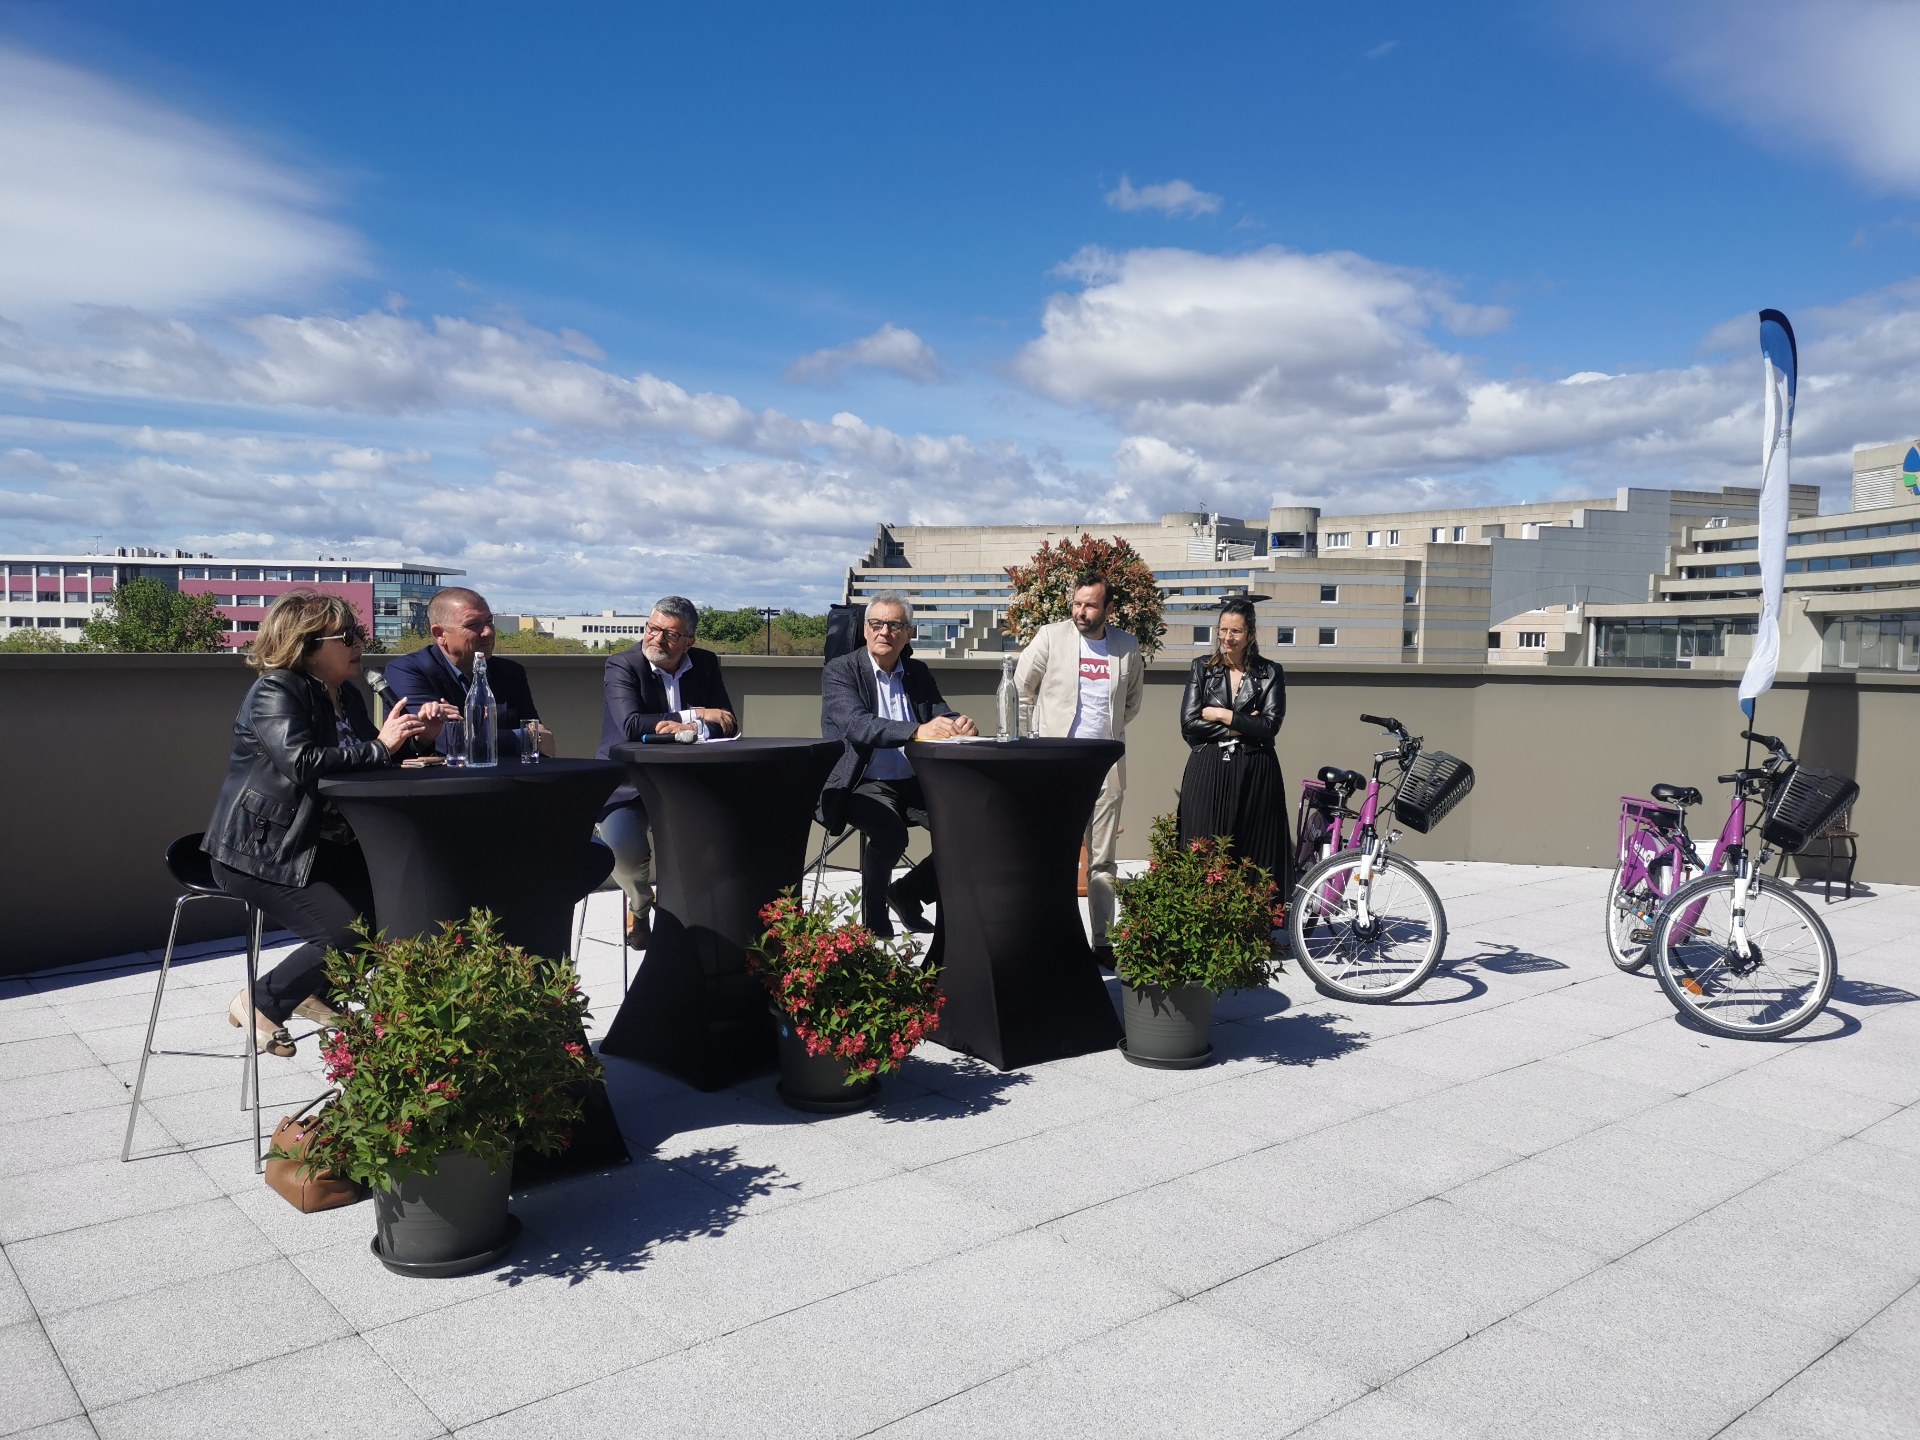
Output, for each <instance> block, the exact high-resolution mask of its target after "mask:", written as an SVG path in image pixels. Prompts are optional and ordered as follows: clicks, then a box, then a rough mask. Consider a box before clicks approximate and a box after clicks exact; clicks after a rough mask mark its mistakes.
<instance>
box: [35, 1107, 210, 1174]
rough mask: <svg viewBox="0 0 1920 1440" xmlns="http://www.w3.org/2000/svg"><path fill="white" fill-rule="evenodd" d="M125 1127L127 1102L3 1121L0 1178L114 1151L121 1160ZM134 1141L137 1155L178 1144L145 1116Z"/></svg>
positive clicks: (170, 1147)
mask: <svg viewBox="0 0 1920 1440" xmlns="http://www.w3.org/2000/svg"><path fill="white" fill-rule="evenodd" d="M126 1133H127V1109H126V1106H125V1105H124V1104H121V1105H117V1106H112V1107H102V1108H100V1109H96V1110H83V1111H81V1112H80V1113H79V1114H77V1115H48V1116H45V1117H43V1118H42V1119H39V1120H21V1121H16V1122H15V1123H13V1124H11V1125H0V1179H4V1178H6V1177H7V1176H11V1175H24V1174H27V1173H28V1172H30V1171H34V1170H52V1169H60V1168H62V1167H64V1166H68V1165H77V1164H79V1163H80V1162H81V1161H83V1160H105V1159H107V1158H108V1157H109V1156H111V1157H112V1158H114V1159H116V1160H117V1159H119V1157H120V1145H121V1142H122V1140H124V1139H125V1137H126ZM133 1143H134V1156H135V1158H136V1159H138V1158H140V1157H141V1156H143V1155H146V1154H148V1153H149V1152H151V1151H157V1150H170V1149H172V1148H174V1140H173V1137H172V1136H171V1135H169V1134H168V1133H167V1132H166V1130H165V1129H164V1128H163V1127H161V1126H160V1125H158V1124H154V1123H152V1122H151V1121H150V1120H148V1119H146V1118H143V1119H142V1120H141V1122H140V1128H139V1130H138V1131H137V1132H136V1133H135V1135H134V1142H133Z"/></svg>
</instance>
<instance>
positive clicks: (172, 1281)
mask: <svg viewBox="0 0 1920 1440" xmlns="http://www.w3.org/2000/svg"><path fill="white" fill-rule="evenodd" d="M278 1253H279V1252H278V1251H276V1250H275V1248H274V1246H273V1243H272V1242H271V1241H269V1240H268V1239H267V1237H266V1236H265V1235H263V1234H261V1233H260V1231H259V1229H258V1228H256V1227H255V1226H254V1225H253V1224H252V1223H251V1222H250V1221H249V1220H248V1219H247V1218H246V1216H245V1215H244V1214H243V1213H242V1212H241V1211H240V1210H239V1209H238V1208H237V1207H236V1206H235V1205H234V1204H233V1202H232V1201H231V1200H228V1199H226V1198H225V1197H224V1196H223V1197H220V1198H218V1199H212V1200H200V1201H193V1202H189V1203H188V1204H185V1205H177V1206H174V1207H173V1208H171V1209H167V1210H155V1211H149V1212H148V1213H146V1214H144V1215H132V1216H129V1217H127V1218H126V1219H123V1220H110V1221H107V1222H106V1223H104V1224H100V1225H88V1226H85V1227H83V1228H81V1229H78V1230H63V1231H60V1232H59V1233H57V1234H53V1235H43V1236H40V1237H39V1238H37V1239H31V1240H18V1241H15V1242H14V1243H13V1244H11V1245H9V1246H8V1247H7V1254H8V1257H9V1258H10V1259H11V1260H12V1261H13V1268H14V1270H15V1272H16V1273H17V1274H18V1275H19V1277H20V1280H21V1283H22V1284H24V1285H25V1286H26V1288H27V1293H28V1294H29V1295H31V1296H32V1297H33V1304H34V1307H35V1308H36V1309H37V1310H38V1311H39V1312H40V1314H41V1316H42V1317H44V1318H51V1317H53V1316H57V1315H63V1314H65V1313H66V1312H68V1311H69V1310H79V1309H83V1308H84V1307H86V1306H88V1305H97V1304H99V1303H101V1302H102V1301H106V1300H118V1299H120V1298H122V1297H124V1296H129V1295H138V1294H140V1293H142V1292H143V1291H147V1290H158V1289H160V1288H162V1287H164V1286H168V1285H177V1284H179V1283H181V1282H183V1281H187V1280H195V1279H198V1278H200V1277H201V1276H205V1275H218V1274H222V1273H224V1272H226V1271H229V1270H240V1269H245V1268H246V1267H248V1266H251V1265H257V1264H260V1263H262V1262H264V1261H268V1260H273V1259H276V1258H278Z"/></svg>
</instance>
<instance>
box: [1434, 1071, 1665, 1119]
mask: <svg viewBox="0 0 1920 1440" xmlns="http://www.w3.org/2000/svg"><path fill="white" fill-rule="evenodd" d="M1467 1088H1470V1089H1471V1090H1472V1092H1473V1093H1474V1094H1476V1095H1482V1096H1486V1097H1489V1098H1495V1097H1497V1098H1500V1099H1503V1100H1507V1101H1510V1102H1512V1103H1514V1104H1520V1105H1538V1106H1540V1107H1541V1108H1542V1109H1546V1110H1557V1111H1561V1112H1563V1113H1565V1114H1568V1115H1574V1116H1578V1117H1579V1118H1581V1119H1583V1120H1594V1121H1614V1120H1624V1119H1625V1118H1626V1117H1627V1116H1629V1115H1633V1114H1637V1113H1638V1112H1640V1111H1642V1110H1650V1109H1652V1108H1653V1107H1654V1106H1656V1105H1660V1104H1663V1103H1665V1102H1666V1101H1667V1100H1669V1099H1671V1098H1672V1096H1673V1094H1674V1092H1673V1091H1671V1090H1668V1089H1664V1088H1662V1087H1661V1086H1659V1085H1657V1084H1652V1083H1645V1082H1642V1081H1639V1080H1625V1079H1621V1078H1619V1077H1617V1076H1612V1075H1604V1074H1600V1073H1598V1072H1596V1071H1592V1070H1586V1069H1582V1068H1581V1067H1579V1066H1577V1065H1569V1064H1566V1063H1564V1062H1563V1061H1560V1060H1536V1061H1535V1062H1534V1063H1533V1064H1531V1065H1522V1066H1519V1067H1517V1068H1516V1069H1512V1070H1502V1071H1501V1072H1500V1073H1499V1074H1497V1075H1489V1076H1487V1077H1486V1078H1485V1079H1482V1080H1476V1081H1474V1082H1472V1085H1471V1086H1470V1087H1467Z"/></svg>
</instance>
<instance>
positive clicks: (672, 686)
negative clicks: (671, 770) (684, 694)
mask: <svg viewBox="0 0 1920 1440" xmlns="http://www.w3.org/2000/svg"><path fill="white" fill-rule="evenodd" d="M647 667H648V668H649V669H650V670H652V671H653V673H654V674H656V675H658V676H659V677H660V684H661V687H662V688H663V689H665V690H666V692H667V709H668V711H670V712H671V713H672V714H673V715H675V716H676V717H677V718H679V719H681V720H688V721H692V722H693V723H694V724H696V725H698V726H699V727H700V738H701V739H702V740H705V739H706V738H707V736H708V731H707V722H706V721H704V720H702V719H701V718H700V714H699V712H698V711H697V710H695V709H694V708H693V707H692V706H685V707H683V706H682V705H681V704H680V681H681V679H682V677H684V676H685V675H686V673H687V672H688V671H689V670H691V669H693V654H692V652H691V651H689V652H688V653H687V654H686V655H685V656H684V657H682V659H681V661H680V664H679V666H678V667H677V668H675V669H673V670H662V669H661V668H660V667H659V666H658V665H655V664H654V663H653V661H652V660H648V661H647Z"/></svg>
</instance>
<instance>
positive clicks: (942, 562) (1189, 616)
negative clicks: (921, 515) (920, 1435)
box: [845, 486, 1819, 665]
mask: <svg viewBox="0 0 1920 1440" xmlns="http://www.w3.org/2000/svg"><path fill="white" fill-rule="evenodd" d="M1793 503H1794V505H1795V507H1796V510H1795V513H1796V514H1799V513H1806V514H1812V513H1813V512H1814V511H1816V510H1817V509H1818V504H1819V495H1818V491H1817V489H1815V487H1812V486H1801V487H1796V489H1795V492H1794V502H1793ZM1757 504H1758V494H1757V492H1756V491H1754V490H1752V489H1747V488H1728V489H1726V490H1721V491H1669V490H1646V489H1623V490H1621V491H1619V492H1618V493H1617V494H1616V495H1615V496H1614V497H1613V498H1612V499H1590V500H1568V501H1540V502H1531V503H1525V504H1511V505H1493V506H1480V507H1474V508H1468V509H1451V510H1422V511H1401V512H1393V513H1375V514H1345V515H1327V514H1322V513H1321V512H1320V511H1319V510H1317V509H1315V508H1313V507H1309V506H1275V507H1273V508H1272V509H1271V510H1270V511H1269V513H1268V515H1267V517H1266V522H1265V524H1264V525H1262V524H1259V523H1257V522H1254V521H1250V520H1245V519H1239V518H1235V517H1230V516H1225V515H1218V514H1212V513H1209V512H1204V511H1177V512H1174V513H1172V514H1168V515H1163V516H1161V517H1160V519H1159V520H1158V521H1157V522H1133V523H1127V524H1120V525H1114V524H1096V523H1091V522H1090V523H1087V524H1084V525H1067V526H1038V525H995V526H904V525H882V526H880V527H879V529H878V532H877V534H876V536H875V539H874V543H873V546H872V547H871V548H870V549H869V551H868V552H867V554H866V555H865V556H863V557H862V559H861V561H860V563H859V564H857V565H855V566H853V567H852V568H851V569H849V570H848V572H847V581H846V589H845V595H846V599H847V600H848V601H850V602H858V601H860V600H862V599H863V598H865V597H867V596H870V595H872V594H875V593H877V592H878V591H881V590H889V589H894V590H901V591H903V592H905V593H906V594H907V595H909V596H910V597H911V598H912V600H913V602H914V608H915V619H916V622H917V629H918V634H917V636H916V639H915V645H916V647H917V648H918V649H919V650H920V651H921V652H922V653H944V654H966V653H969V652H973V651H983V650H985V651H991V650H998V649H1001V648H1002V647H1003V646H1005V645H1008V644H1010V643H1011V642H1010V641H1008V640H1006V639H1005V638H1004V637H1003V636H1002V634H1001V629H1002V626H1003V623H1004V621H1005V618H1006V611H1007V606H1008V604H1009V602H1010V600H1011V596H1012V589H1011V586H1010V585H1009V583H1008V581H1007V576H1006V570H1007V567H1008V566H1010V565H1021V564H1025V563H1026V562H1027V561H1028V560H1029V559H1030V558H1031V557H1032V555H1033V553H1034V552H1035V551H1036V550H1038V549H1039V548H1040V545H1041V544H1042V543H1043V542H1045V541H1055V542H1058V541H1060V540H1073V539H1077V538H1078V537H1079V536H1080V535H1081V534H1082V533H1091V534H1096V535H1099V536H1102V537H1110V536H1118V537H1120V538H1122V539H1125V540H1126V541H1127V542H1128V543H1129V544H1130V545H1132V546H1133V548H1134V549H1135V550H1137V551H1138V552H1139V553H1140V555H1141V557H1142V559H1144V560H1145V561H1146V563H1147V564H1148V565H1149V566H1151V567H1152V569H1153V571H1154V574H1155V577H1156V578H1157V579H1158V581H1159V583H1160V587H1161V589H1162V591H1163V592H1164V593H1165V595H1166V620H1167V635H1166V640H1165V644H1164V648H1163V651H1162V653H1163V654H1164V655H1166V656H1168V657H1172V658H1178V657H1182V656H1189V655H1193V654H1198V653H1200V652H1201V651H1203V650H1205V649H1206V648H1207V647H1209V646H1210V645H1211V644H1212V641H1213V630H1212V615H1213V612H1214V611H1215V610H1217V609H1218V607H1219V604H1220V601H1221V600H1222V599H1223V598H1225V597H1227V596H1229V595H1246V596H1249V597H1252V598H1254V600H1255V612H1256V616H1257V623H1258V632H1257V638H1258V640H1259V642H1260V646H1261V648H1262V649H1263V650H1264V651H1266V652H1267V653H1269V654H1272V655H1275V656H1277V657H1279V658H1281V659H1283V660H1284V661H1286V662H1287V663H1311V662H1316V661H1325V662H1338V663H1341V664H1349V665H1351V664H1378V665H1408V664H1476V665H1477V664H1485V663H1488V662H1489V661H1492V662H1496V663H1505V664H1542V665H1544V664H1547V663H1549V661H1550V660H1551V659H1555V658H1560V659H1563V660H1564V659H1572V658H1575V657H1577V656H1578V655H1579V653H1580V649H1581V635H1582V630H1581V626H1580V622H1579V618H1578V614H1579V611H1580V609H1581V608H1582V607H1585V606H1587V605H1590V604H1593V603H1595V602H1596V601H1603V600H1604V601H1615V602H1630V601H1641V600H1645V599H1646V597H1647V596H1648V594H1649V585H1650V581H1651V579H1652V577H1653V576H1654V575H1655V574H1657V573H1658V572H1659V571H1660V570H1661V569H1662V567H1663V566H1664V565H1665V564H1666V562H1667V557H1668V555H1669V553H1670V551H1671V549H1672V547H1673V546H1674V545H1675V544H1677V543H1678V542H1679V540H1680V537H1681V535H1682V533H1683V532H1685V531H1686V530H1687V529H1688V528H1690V527H1693V526H1701V527H1711V526H1715V525H1728V524H1732V523H1734V522H1736V521H1741V520H1752V519H1753V518H1754V517H1755V516H1756V514H1757Z"/></svg>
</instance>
